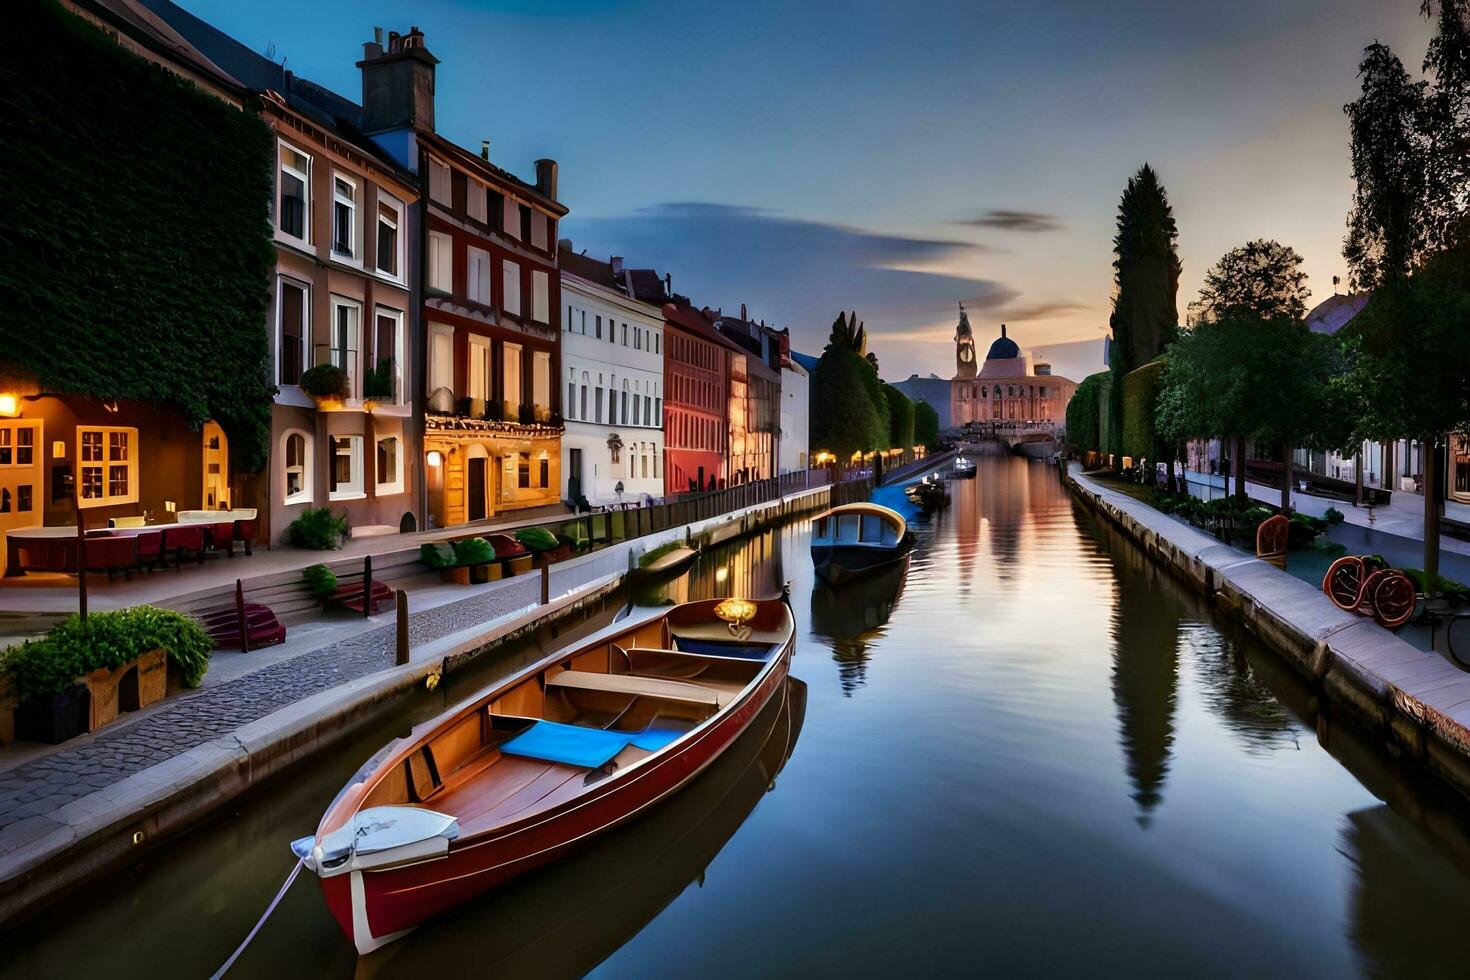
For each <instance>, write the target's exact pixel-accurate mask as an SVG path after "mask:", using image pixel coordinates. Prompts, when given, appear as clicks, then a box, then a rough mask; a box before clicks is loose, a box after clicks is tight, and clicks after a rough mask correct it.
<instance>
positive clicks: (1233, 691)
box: [1179, 622, 1301, 752]
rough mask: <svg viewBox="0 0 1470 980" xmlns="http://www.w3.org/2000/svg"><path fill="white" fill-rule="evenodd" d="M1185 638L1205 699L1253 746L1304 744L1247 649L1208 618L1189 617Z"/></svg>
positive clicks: (1183, 629)
mask: <svg viewBox="0 0 1470 980" xmlns="http://www.w3.org/2000/svg"><path fill="white" fill-rule="evenodd" d="M1179 640H1180V644H1181V645H1182V646H1183V648H1184V649H1185V651H1186V655H1187V657H1188V659H1189V662H1190V664H1191V666H1192V668H1193V671H1194V674H1195V676H1196V677H1198V678H1199V680H1200V682H1201V684H1202V686H1203V695H1204V700H1205V704H1206V705H1207V706H1208V707H1209V708H1210V710H1211V711H1213V712H1214V713H1215V714H1216V715H1217V716H1218V717H1219V718H1220V720H1221V721H1222V722H1224V723H1225V726H1226V728H1227V729H1229V731H1230V732H1231V733H1232V734H1234V735H1235V736H1236V737H1238V738H1239V739H1240V740H1241V743H1242V744H1243V746H1244V747H1245V749H1246V751H1248V752H1269V751H1273V750H1276V749H1283V748H1292V749H1296V748H1300V747H1301V746H1300V742H1299V740H1298V735H1297V725H1296V723H1295V721H1294V720H1293V718H1292V716H1291V713H1290V712H1288V711H1287V710H1286V707H1285V705H1283V704H1282V703H1281V701H1279V700H1278V699H1277V697H1276V695H1275V694H1274V693H1272V690H1271V688H1270V687H1269V686H1268V685H1267V684H1266V681H1265V679H1264V678H1263V677H1262V676H1261V675H1260V673H1259V672H1258V670H1257V666H1256V665H1254V664H1252V663H1251V661H1250V659H1249V658H1247V656H1246V654H1245V650H1244V649H1243V648H1242V647H1241V646H1240V645H1239V644H1238V643H1236V642H1234V641H1233V640H1230V639H1227V638H1226V637H1224V636H1222V635H1221V634H1220V633H1219V631H1218V630H1216V629H1215V628H1214V627H1213V626H1211V625H1210V624H1208V623H1198V622H1196V623H1185V624H1183V625H1182V626H1181V627H1180V633H1179Z"/></svg>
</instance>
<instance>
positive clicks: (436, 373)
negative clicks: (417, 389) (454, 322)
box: [429, 323, 454, 412]
mask: <svg viewBox="0 0 1470 980" xmlns="http://www.w3.org/2000/svg"><path fill="white" fill-rule="evenodd" d="M429 407H430V408H431V409H433V410H434V411H436V412H452V411H453V410H454V328H453V327H450V326H448V325H446V324H443V323H431V324H429Z"/></svg>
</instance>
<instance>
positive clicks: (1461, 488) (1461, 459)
mask: <svg viewBox="0 0 1470 980" xmlns="http://www.w3.org/2000/svg"><path fill="white" fill-rule="evenodd" d="M1450 470H1451V482H1450V497H1451V498H1452V499H1454V500H1455V501H1457V502H1459V503H1464V504H1470V437H1466V436H1455V437H1453V439H1452V440H1451V442H1450Z"/></svg>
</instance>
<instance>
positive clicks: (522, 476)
mask: <svg viewBox="0 0 1470 980" xmlns="http://www.w3.org/2000/svg"><path fill="white" fill-rule="evenodd" d="M516 486H518V487H520V488H521V489H522V490H529V489H530V488H531V454H530V453H519V454H517V456H516Z"/></svg>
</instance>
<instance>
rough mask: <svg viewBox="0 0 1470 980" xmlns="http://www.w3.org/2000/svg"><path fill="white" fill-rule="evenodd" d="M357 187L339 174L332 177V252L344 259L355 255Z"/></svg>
mask: <svg viewBox="0 0 1470 980" xmlns="http://www.w3.org/2000/svg"><path fill="white" fill-rule="evenodd" d="M356 245H357V185H356V184H355V183H353V182H352V181H351V180H349V179H348V178H346V177H343V176H342V175H341V174H334V175H333V176H332V251H333V252H335V253H336V254H337V255H340V256H343V257H345V258H349V259H350V258H352V257H353V256H354V255H355V254H357V249H356Z"/></svg>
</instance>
